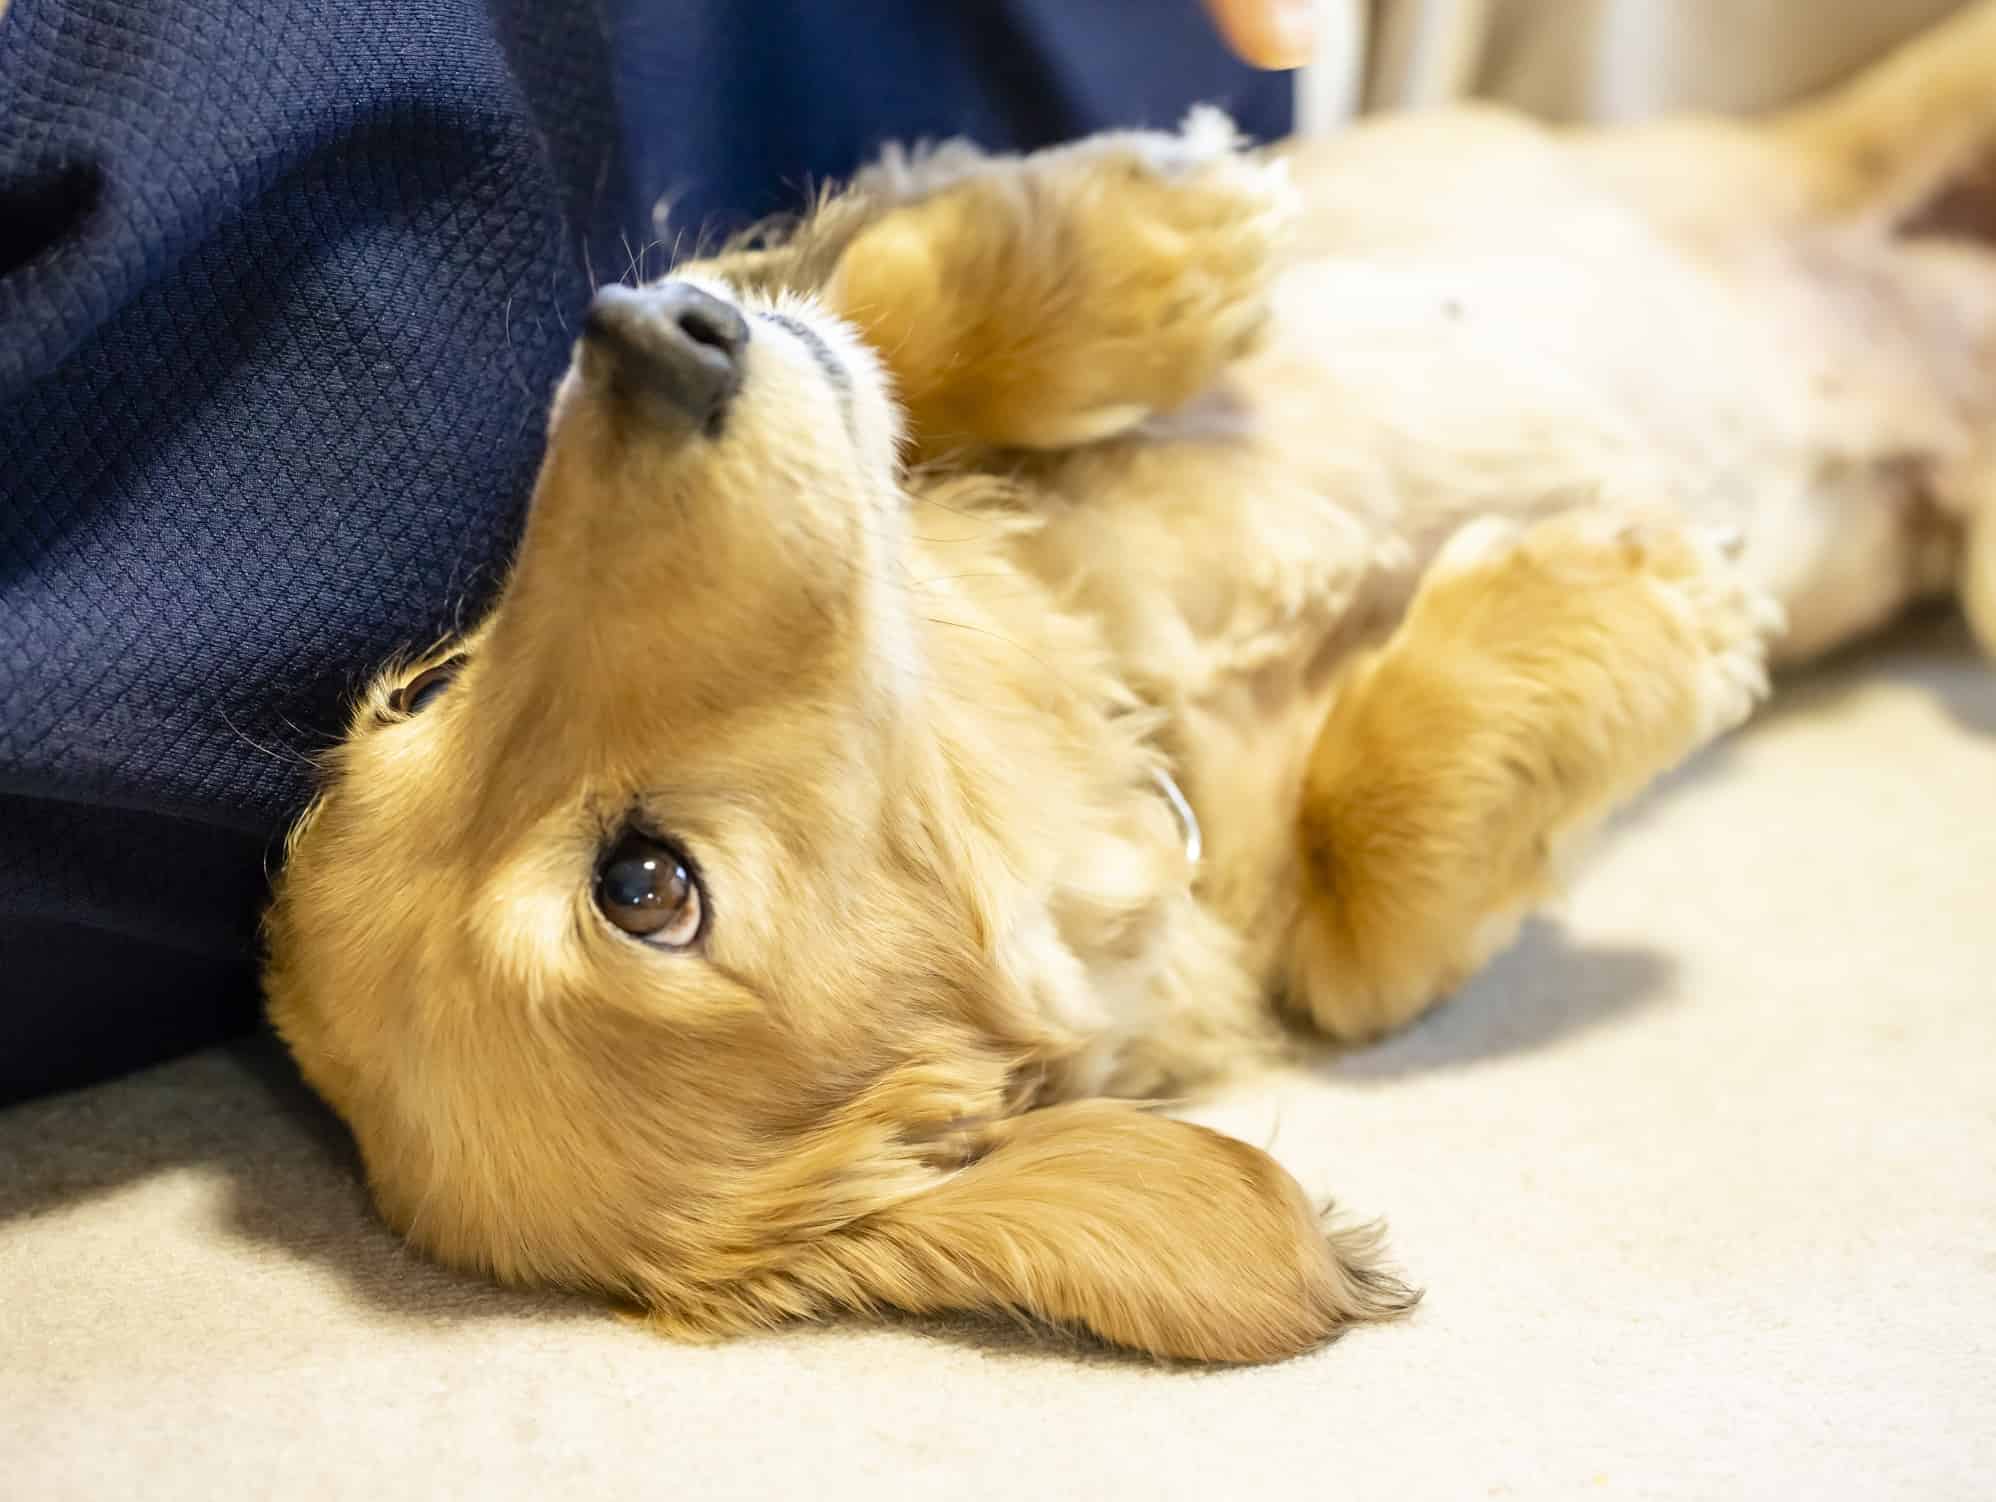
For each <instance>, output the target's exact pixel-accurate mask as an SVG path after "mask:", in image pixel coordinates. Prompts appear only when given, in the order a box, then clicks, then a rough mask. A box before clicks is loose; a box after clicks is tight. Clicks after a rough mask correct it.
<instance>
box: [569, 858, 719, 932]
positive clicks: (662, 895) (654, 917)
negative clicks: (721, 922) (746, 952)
mask: <svg viewBox="0 0 1996 1502" xmlns="http://www.w3.org/2000/svg"><path fill="white" fill-rule="evenodd" d="M596 905H597V906H598V907H599V908H601V909H602V910H603V916H604V917H606V918H608V919H609V920H610V921H611V922H612V923H614V924H616V925H617V927H619V928H621V929H622V930H623V931H624V932H625V933H627V934H629V935H631V936H632V937H633V938H638V939H643V940H644V941H645V942H646V943H648V944H659V945H662V946H664V947H665V948H667V949H684V948H685V947H686V946H687V945H689V944H691V943H692V942H693V941H694V940H695V939H697V938H699V937H700V929H701V926H702V924H703V922H704V921H705V917H706V907H707V905H706V903H705V901H704V900H703V899H702V898H701V895H700V883H699V882H698V881H697V880H696V879H695V878H694V875H693V873H692V872H691V871H690V870H688V869H687V866H686V861H685V859H684V857H682V856H681V855H680V854H679V852H678V851H677V850H674V849H673V848H672V847H671V846H670V845H667V844H664V843H662V842H660V841H658V840H654V839H652V838H651V837H650V836H648V835H643V834H639V833H638V832H637V831H636V830H628V831H626V832H625V833H624V835H623V836H622V837H621V838H620V839H619V840H618V841H617V843H616V844H614V845H612V846H611V847H610V850H609V853H608V854H606V855H605V856H604V857H603V864H602V865H601V866H599V867H597V869H596Z"/></svg>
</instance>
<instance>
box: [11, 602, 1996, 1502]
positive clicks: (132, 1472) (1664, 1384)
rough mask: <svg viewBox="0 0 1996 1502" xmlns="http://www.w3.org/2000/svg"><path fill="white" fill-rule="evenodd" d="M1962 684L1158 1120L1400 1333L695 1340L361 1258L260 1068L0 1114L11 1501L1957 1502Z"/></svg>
mask: <svg viewBox="0 0 1996 1502" xmlns="http://www.w3.org/2000/svg"><path fill="white" fill-rule="evenodd" d="M1992 871H1996V672H1992V671H1991V669H1990V668H1989V666H1988V665H1987V664H1984V663H1981V662H1978V661H1976V660H1975V659H1974V658H1973V656H1972V654H1971V652H1970V649H1969V648H1968V647H1967V646H1966V644H1965V642H1964V641H1963V640H1962V638H1961V637H1960V635H1959V634H1958V633H1956V634H1953V635H1948V636H1944V637H1941V638H1939V639H1936V638H1934V637H1933V636H1932V635H1931V634H1930V633H1923V634H1921V635H1919V636H1916V637H1913V638H1903V639H1901V640H1900V641H1899V642H1898V643H1897V644H1895V645H1894V646H1892V647H1890V648H1889V649H1887V650H1886V651H1884V652H1881V653H1876V654H1865V655H1864V656H1863V657H1862V659H1861V660H1860V661H1858V662H1856V663H1854V664H1849V665H1846V666H1845V667H1844V668H1842V669H1840V670H1839V671H1838V672H1836V673H1834V674H1831V675H1828V676H1826V677H1823V678H1821V679H1818V680H1816V681H1814V682H1812V683H1809V684H1806V685H1803V686H1801V687H1800V688H1798V689H1797V690H1796V691H1795V692H1794V693H1793V694H1792V696H1791V697H1789V698H1788V699H1787V700H1786V701H1784V702H1782V703H1779V704H1777V705H1776V707H1775V708H1774V709H1773V710H1772V711H1771V712H1770V714H1769V716H1768V717H1767V718H1766V719H1765V720H1763V721H1762V722H1761V723H1760V724H1758V725H1757V726H1754V727H1751V728H1749V729H1748V730H1747V731H1746V732H1745V733H1744V734H1743V735H1741V736H1739V737H1737V738H1735V739H1733V740H1730V741H1727V742H1725V743H1723V744H1722V745H1721V746H1720V747H1718V748H1717V749H1716V751H1714V752H1713V753H1710V754H1708V755H1707V756H1706V757H1705V758H1703V759H1702V760H1701V761H1699V762H1698V763H1697V764H1696V765H1695V766H1693V767H1692V768H1691V769H1689V770H1688V772H1687V773H1686V774H1685V775H1683V776H1682V777H1680V778H1678V779H1677V780H1676V781H1675V782H1674V784H1672V785H1671V786H1669V787H1666V788H1665V789H1663V790H1662V791H1661V793H1660V794H1659V795H1658V796H1655V797H1653V798H1651V799H1649V800H1647V801H1646V802H1645V803H1643V804H1642V805H1641V806H1640V807H1639V808H1638V809H1636V810H1635V812H1634V814H1633V815H1632V817H1630V818H1629V819H1626V820H1624V821H1623V822H1622V823H1621V824H1620V826H1619V827H1617V828H1615V829H1613V830H1611V831H1610V832H1609V834H1608V836H1607V840H1606V845H1605V848H1604V849H1602V850H1601V851H1600V853H1599V858H1598V859H1597V860H1596V861H1595V862H1594V863H1593V866H1592V868H1591V869H1590V870H1589V871H1588V872H1587V873H1586V875H1585V878H1584V879H1583V881H1582V882H1581V884H1580V886H1579V888H1578V889H1577V891H1576V893H1575V895H1574V899H1573V901H1572V903H1571V906H1570V910H1569V912H1568V913H1567V915H1566V918H1565V922H1564V925H1563V926H1555V925H1546V924H1542V925H1535V926H1534V928H1533V929H1532V930H1531V932H1530V933H1529V934H1528V935H1527V937H1526V940H1525V942H1524V944H1523V946H1522V948H1521V949H1520V950H1519V951H1517V952H1516V953H1514V954H1512V955H1510V956H1509V957H1507V958H1505V959H1504V960H1502V961H1500V962H1499V963H1498V964H1497V965H1496V966H1495V967H1494V968H1493V969H1492V970H1491V971H1490V972H1488V973H1487V974H1486V975H1485V976H1484V977H1483V978H1482V979H1481V980H1480V981H1479V982H1477V983H1476V984H1475V985H1473V986H1471V987H1470V988H1469V989H1468V991H1467V992H1466V993H1465V994H1463V995H1462V996H1460V997H1458V998H1457V999H1456V1000H1455V1001H1453V1002H1451V1003H1450V1004H1449V1005H1448V1006H1446V1007H1445V1008H1443V1009H1442V1010H1441V1011H1440V1012H1438V1013H1437V1014H1435V1015H1434V1016H1433V1017H1431V1018H1429V1019H1428V1020H1427V1021H1425V1022H1423V1023H1421V1024H1420V1025H1418V1026H1417V1027H1415V1028H1414V1029H1413V1030H1412V1031H1410V1032H1408V1033H1406V1034H1405V1035H1403V1036H1401V1037H1398V1038H1395V1039H1393V1040H1390V1041H1389V1042H1387V1043H1385V1044H1382V1045H1380V1046H1379V1047H1376V1048H1371V1049H1365V1050H1361V1051H1358V1052H1354V1053H1352V1054H1349V1055H1347V1056H1345V1057H1344V1058H1343V1059H1342V1060H1340V1061H1338V1062H1337V1063H1335V1064H1333V1065H1330V1066H1328V1067H1325V1068H1323V1069H1321V1070H1319V1071H1315V1072H1309V1073H1296V1074H1284V1075H1278V1076H1276V1077H1274V1078H1272V1079H1268V1080H1265V1081H1261V1082H1258V1083H1254V1084H1250V1085H1246V1086H1244V1087H1242V1088H1240V1089H1239V1090H1237V1091H1236V1092H1234V1093H1232V1094H1231V1095H1230V1096H1229V1098H1228V1099H1226V1100H1225V1101H1224V1102H1222V1103H1219V1104H1216V1105H1213V1106H1210V1107H1207V1108H1204V1109H1202V1111H1201V1112H1200V1113H1199V1114H1201V1115H1202V1116H1204V1117H1205V1118H1206V1119H1207V1120H1209V1121H1211V1122H1213V1123H1214V1124H1216V1125H1221V1126H1224V1127H1226V1128H1228V1129H1230V1130H1233V1131H1236V1132H1238V1133H1239V1134H1241V1135H1242V1136H1244V1137H1246V1138H1247V1139H1248V1140H1250V1141H1253V1142H1257V1143H1267V1144H1269V1145H1270V1146H1271V1148H1272V1150H1273V1151H1274V1152H1275V1153H1276V1154H1277V1156H1279V1157H1281V1158H1282V1159H1283V1160H1284V1161H1285V1162H1286V1163H1288V1164H1289V1166H1290V1167H1291V1168H1292V1169H1293V1170H1294V1171H1295V1172H1296V1173H1297V1175H1298V1176H1299V1177H1300V1179H1301V1180H1302V1182H1303V1184H1304V1186H1305V1187H1306V1188H1307V1189H1309V1190H1310V1191H1311V1192H1312V1193H1313V1194H1334V1195H1336V1196H1338V1198H1339V1199H1340V1201H1341V1202H1342V1204H1343V1206H1344V1207H1345V1209H1346V1210H1348V1211H1349V1212H1351V1213H1353V1214H1356V1215H1363V1216H1373V1215H1383V1216H1385V1217H1386V1220H1387V1227H1388V1235H1389V1246H1390V1248H1391V1250H1392V1252H1393V1254H1394V1256H1395V1257H1396V1258H1397V1260H1398V1261H1399V1262H1400V1264H1401V1265H1402V1267H1403V1268H1404V1269H1405V1271H1406V1272H1407V1273H1408V1275H1409V1276H1410V1277H1412V1278H1413V1279H1414V1280H1415V1281H1417V1282H1418V1283H1420V1284H1422V1285H1423V1286H1424V1287H1425V1288H1426V1290H1427V1298H1426V1300H1425V1302H1424V1303H1423V1304H1422V1305H1421V1306H1420V1307H1419V1308H1418V1309H1417V1310H1416V1311H1415V1312H1414V1314H1413V1315H1412V1317H1411V1318H1409V1319H1408V1320H1407V1321H1406V1322H1405V1323H1403V1324H1399V1325H1394V1326H1389V1327H1385V1328H1380V1329H1367V1330H1361V1331H1358V1332H1356V1333H1354V1334H1352V1335H1349V1336H1347V1337H1346V1338H1345V1339H1344V1340H1342V1341H1340V1342H1339V1343H1337V1344H1336V1345H1334V1346H1332V1347H1331V1348H1330V1349H1328V1350H1326V1351H1324V1352H1322V1353H1321V1354H1318V1355H1314V1356H1311V1357H1308V1358H1305V1359H1302V1360H1299V1361H1294V1362H1290V1363H1287V1364H1284V1365H1281V1366H1275V1367H1268V1368H1260V1369H1251V1370H1237V1371H1217V1372H1179V1371H1171V1370H1167V1369H1164V1368H1160V1367H1156V1366H1152V1365H1149V1364H1147V1363H1144V1362H1141V1361H1134V1360H1124V1359H1117V1358H1114V1357H1108V1356H1103V1355H1100V1354H1095V1353H1083V1354H1080V1355H1074V1354H1069V1353H1066V1352H1063V1351H1062V1350H1061V1349H1060V1348H1059V1347H1058V1346H1055V1345H1045V1346H1043V1345H1041V1344H1038V1343H1036V1342H1035V1341H1033V1340H1032V1339H1030V1338H1029V1337H1026V1336H1024V1335H1022V1334H1019V1333H1016V1332H1013V1331H1011V1330H1008V1329H1003V1328H999V1329H992V1328H990V1327H979V1326H970V1325H926V1324H919V1325H918V1324H904V1325H902V1326H900V1327H892V1326H890V1327H885V1328H879V1327H874V1326H870V1325H858V1324H855V1325H850V1326H844V1327H835V1328H830V1329H807V1330H797V1331H790V1332H786V1333H784V1334H781V1335H778V1336H773V1337H769V1338H766V1339H759V1340H745V1341H738V1342H735V1343H732V1344H727V1345H721V1346H716V1347H710V1348H696V1347H688V1346H678V1345H673V1344H670V1343H668V1342H666V1341H664V1340H661V1339H659V1338H657V1337H654V1336H651V1335H648V1334H646V1333H645V1332H644V1331H642V1330H639V1329H636V1328H633V1327H631V1326H629V1325H626V1324H623V1323H620V1322H619V1321H618V1320H616V1319H615V1318H613V1317H612V1316H610V1315H608V1314H606V1313H605V1312H603V1311H602V1310H600V1309H598V1308H596V1307H595V1306H593V1305H591V1304H589V1303H588V1302H586V1301H583V1300H579V1299H578V1300H569V1299H562V1298H555V1297H537V1296H531V1295H524V1294H517V1293H507V1292H503V1291H501V1290H498V1289H495V1288H489V1287H487V1286H486V1285H484V1284H482V1283H480V1282H478V1281H476V1280H473V1279H468V1278H460V1277H456V1276H454V1275H452V1274H449V1273H446V1272H443V1271H441V1270H439V1269H437V1268H435V1267H433V1266H430V1265H428V1264H426V1263H423V1262H419V1261H417V1260H415V1259H414V1258H412V1257H410V1256H408V1255H407V1254H406V1253H403V1252H401V1251H400V1250H398V1248H397V1247H396V1245H395V1242H394V1239H393V1238H392V1237H391V1236H390V1235H389V1234H388V1233H387V1232H386V1231H385V1230H384V1229H383V1228H382V1227H381V1226H380V1225H379V1223H378V1222H377V1221H375V1220H374V1218H373V1217H372V1216H371V1215H370V1213H369V1211H368V1209H367V1205H366V1200H365V1196H364V1194H363V1193H362V1190H361V1188H360V1185H359V1182H358V1177H357V1173H356V1169H355V1165H354V1161H353V1153H352V1149H351V1148H350V1147H349V1146H348V1144H347V1142H346V1139H345V1136H344V1134H343V1133H342V1132H341V1131H340V1130H339V1129H338V1127H337V1125H336V1124H334V1123H332V1122H331V1121H330V1120H329V1119H328V1118H327V1117H326V1116H325V1115H324V1113H323V1112H321V1111H320V1110H319V1109H318V1108H317V1107H316V1106H315V1105H314V1103H313V1102H312V1100H311V1099H310V1097H309V1096H307V1095H306V1094H305V1092H304V1091H303V1089H302V1087H301V1086H300V1085H299V1084H298V1083H297V1081H296V1079H295V1077H293V1076H292V1075H291V1074H290V1072H289V1069H288V1067H287V1066H286V1065H285V1064H284V1062H283V1060H282V1058H281V1056H279V1055H276V1054H275V1053H273V1052H267V1051H262V1050H258V1051H250V1050H248V1049H239V1050H238V1051H231V1052H219V1051H218V1052H209V1053H203V1054H200V1055H198V1056H196V1057H194V1058H191V1059H187V1060H183V1061H181V1062H179V1063H176V1064H173V1065H170V1066H167V1067H166V1068H163V1069H160V1070H156V1071H153V1072H150V1073H147V1074H144V1075H141V1076H138V1077H136V1078H133V1079H129V1080H123V1081H119V1082H117V1083H115V1084H112V1085H108V1086H104V1087H101V1088H98V1089H94V1090H89V1091H83V1092H79V1093H77V1094H73V1095H69V1096H65V1097H62V1098H60V1099H57V1100H51V1101H43V1102H37V1103H34V1104H32V1105H29V1106H25V1107H19V1108H16V1109H15V1110H13V1111H11V1112H6V1113H0V1436H4V1453H5V1455H6V1462H7V1475H6V1490H7V1494H8V1495H9V1496H10V1497H19V1498H22V1499H29V1498H32V1499H34V1502H68V1499H89V1502H107V1499H114V1498H125V1497H130V1498H144V1499H146V1502H173V1499H179V1498H187V1499H199V1502H209V1499H214V1498H234V1497H276V1498H294V1497H295V1498H308V1499H312V1502H338V1499H344V1498H354V1499H357V1502H358V1499H365V1502H376V1499H380V1498H397V1497H412V1498H451V1497H462V1498H467V1499H478V1502H513V1499H535V1502H541V1499H559V1498H569V1497H573V1498H577V1499H596V1498H625V1497H629V1498H644V1497H663V1498H686V1499H722V1498H742V1499H751V1498H753V1499H762V1498H793V1497H794V1498H812V1499H827V1502H889V1499H897V1498H902V1497H934V1498H946V1499H951V1502H981V1499H984V1498H992V1499H999V1502H1018V1499H1021V1498H1034V1499H1037V1498H1047V1499H1067V1498H1095V1497H1101V1498H1141V1499H1145V1502H1177V1499H1180V1498H1186V1499H1193V1498H1197V1499H1204V1502H1233V1499H1260V1498H1278V1499H1279V1498H1289V1497H1312V1498H1328V1499H1341V1498H1353V1499H1361V1502H1363V1499H1381V1502H1428V1499H1435V1502H1466V1499H1482V1498H1500V1499H1514V1502H1565V1499H1568V1498H1590V1499H1593V1498H1599V1499H1629V1498H1670V1499H1683V1502H1733V1499H1763V1498H1764V1499H1768V1502H1780V1499H1788V1498H1809V1499H1818V1498H1820V1499H1842V1498H1851V1499H1859V1498H1861V1499H1864V1502H1976V1499H1983V1498H1987V1497H1988V1496H1989V1495H1990V1478H1991V1477H1992V1476H1996V1424H1992V1423H1991V1422H1990V1418H1991V1414H1990V1409H1991V1397H1992V1395H1996V1342H1992V1337H1991V1334H1990V1332H1991V1330H1992V1329H1996V1251H1992V1249H1996V1174H1992V1173H1991V1172H1990V1171H1989V1169H1990V1164H1991V1163H1992V1162H1996V1114H1992V1111H1991V1105H1992V1090H1991V1071H1990V1060H1991V1059H1992V1058H1996V980H1992V977H1996V927H1992V925H1991V923H1990V898H1991V878H1990V873H1991V872H1992Z"/></svg>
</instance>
